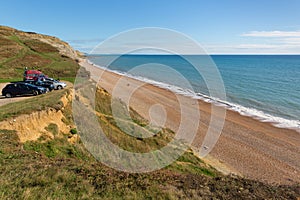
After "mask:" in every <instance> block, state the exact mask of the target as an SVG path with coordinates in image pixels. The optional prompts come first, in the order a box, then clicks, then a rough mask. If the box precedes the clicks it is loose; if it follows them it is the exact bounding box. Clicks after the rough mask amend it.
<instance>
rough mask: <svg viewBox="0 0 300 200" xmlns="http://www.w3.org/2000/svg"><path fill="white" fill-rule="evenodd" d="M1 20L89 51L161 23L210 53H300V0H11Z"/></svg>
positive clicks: (3, 2)
mask: <svg viewBox="0 0 300 200" xmlns="http://www.w3.org/2000/svg"><path fill="white" fill-rule="evenodd" d="M0 9H1V12H0V24H1V25H6V26H11V27H14V28H17V29H20V30H24V31H34V32H38V33H43V34H47V35H53V36H56V37H59V38H60V39H62V40H65V41H67V42H69V43H70V44H71V45H72V46H73V47H74V48H76V49H78V50H81V51H84V52H89V51H90V50H91V49H92V48H93V47H94V46H95V45H97V44H98V43H100V42H101V41H103V40H105V39H107V38H108V37H111V36H112V35H115V34H118V33H119V32H122V31H126V30H129V29H133V28H142V27H162V28H168V29H174V30H176V31H179V32H182V33H184V34H186V35H188V36H190V37H192V38H193V39H194V40H196V41H198V42H199V43H200V44H201V45H202V46H203V47H204V48H205V50H206V51H207V52H208V53H210V54H300V20H299V19H300V12H299V10H300V1H299V0H245V1H243V0H207V1H202V0H178V1H176V0H123V1H122V0H119V1H116V0H107V1H101V0H99V1H96V0H90V1H75V0H73V1H71V0H61V1H58V0H51V1H46V0H44V1H43V0H41V1H34V0H32V1H30V0H28V1H24V0H10V1H2V2H1V8H0Z"/></svg>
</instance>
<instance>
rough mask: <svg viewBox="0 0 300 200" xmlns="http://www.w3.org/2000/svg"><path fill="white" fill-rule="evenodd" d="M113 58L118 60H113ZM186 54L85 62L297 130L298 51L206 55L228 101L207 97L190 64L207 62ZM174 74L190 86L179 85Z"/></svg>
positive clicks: (299, 126)
mask: <svg viewBox="0 0 300 200" xmlns="http://www.w3.org/2000/svg"><path fill="white" fill-rule="evenodd" d="M112 58H114V59H115V58H116V59H115V60H113V62H112ZM185 58H188V61H187V59H185ZM185 58H182V57H181V56H177V55H122V56H116V55H89V56H88V59H89V61H90V62H92V63H94V64H95V65H98V66H99V67H102V68H106V69H108V70H111V71H114V72H117V73H121V74H123V75H126V76H130V77H133V78H137V79H139V80H142V81H145V82H149V83H151V84H154V85H157V86H161V87H163V88H167V89H170V90H174V91H175V92H178V93H182V94H184V95H187V96H191V97H192V98H199V99H203V100H205V101H207V102H212V103H214V102H215V103H217V104H218V105H220V103H221V104H223V106H225V107H227V108H228V109H231V110H235V111H237V112H239V113H240V114H242V115H247V116H252V117H254V118H257V119H259V120H261V121H266V122H272V123H273V124H274V125H275V126H277V127H282V128H293V129H297V130H298V131H299V130H300V56H299V55H212V56H210V58H211V59H212V61H213V62H214V64H215V66H216V67H217V69H218V70H219V72H220V74H221V77H222V79H223V82H224V86H225V91H226V99H222V101H219V100H218V99H216V98H215V97H214V96H212V95H211V93H210V92H209V90H208V86H207V85H206V82H205V81H204V78H203V76H202V75H203V74H201V73H198V71H197V70H195V68H194V67H193V65H192V64H191V63H190V62H189V61H190V60H192V61H193V63H194V62H196V63H199V64H200V65H201V64H203V65H205V64H206V63H202V62H204V59H203V57H202V56H197V55H189V56H185ZM166 66H167V67H166ZM170 69H172V70H170ZM178 74H180V76H182V77H183V78H184V79H185V80H187V81H188V82H189V84H190V86H191V87H192V88H189V87H186V86H187V85H186V84H182V83H183V81H180V80H181V79H178V77H179V76H178ZM182 77H181V78H182ZM212 78H213V77H212ZM178 88H179V89H178Z"/></svg>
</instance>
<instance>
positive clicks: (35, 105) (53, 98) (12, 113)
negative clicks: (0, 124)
mask: <svg viewBox="0 0 300 200" xmlns="http://www.w3.org/2000/svg"><path fill="white" fill-rule="evenodd" d="M67 92H68V90H56V91H52V92H50V93H47V94H42V95H39V96H36V97H32V98H28V99H26V100H23V101H19V102H14V103H9V104H6V105H5V106H2V107H1V110H0V121H2V120H5V119H8V118H12V117H17V116H19V115H22V114H30V113H32V112H35V111H42V110H45V109H46V108H53V109H56V110H59V109H61V107H62V102H61V101H60V99H61V98H62V97H63V95H65V94H66V93H67Z"/></svg>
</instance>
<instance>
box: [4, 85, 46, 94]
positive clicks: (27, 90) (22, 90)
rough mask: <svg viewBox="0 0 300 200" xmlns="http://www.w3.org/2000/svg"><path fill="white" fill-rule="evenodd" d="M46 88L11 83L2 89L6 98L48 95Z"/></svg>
mask: <svg viewBox="0 0 300 200" xmlns="http://www.w3.org/2000/svg"><path fill="white" fill-rule="evenodd" d="M46 91H47V90H46V88H44V87H40V86H36V85H31V84H29V83H21V82H18V83H10V84H7V85H6V86H5V87H4V88H3V89H2V95H3V96H5V97H6V98H11V97H14V96H23V95H38V94H44V93H46Z"/></svg>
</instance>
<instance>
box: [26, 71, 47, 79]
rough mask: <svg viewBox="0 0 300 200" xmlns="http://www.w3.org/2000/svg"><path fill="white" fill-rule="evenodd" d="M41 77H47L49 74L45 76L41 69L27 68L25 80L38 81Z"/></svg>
mask: <svg viewBox="0 0 300 200" xmlns="http://www.w3.org/2000/svg"><path fill="white" fill-rule="evenodd" d="M39 78H47V76H45V75H44V74H43V73H42V72H41V71H39V70H25V72H24V81H25V80H35V81H37V80H38V79H39Z"/></svg>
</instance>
